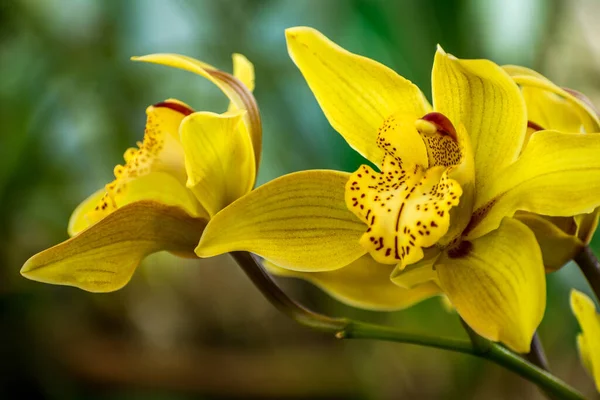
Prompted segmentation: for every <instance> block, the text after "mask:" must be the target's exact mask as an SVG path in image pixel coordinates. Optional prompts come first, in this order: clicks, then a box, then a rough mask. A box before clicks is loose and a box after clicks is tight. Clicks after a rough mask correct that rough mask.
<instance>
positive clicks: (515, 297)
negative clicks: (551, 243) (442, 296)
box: [435, 218, 546, 353]
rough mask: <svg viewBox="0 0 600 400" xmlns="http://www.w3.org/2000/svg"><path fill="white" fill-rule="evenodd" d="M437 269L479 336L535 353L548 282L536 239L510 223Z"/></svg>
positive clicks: (445, 258) (446, 258)
mask: <svg viewBox="0 0 600 400" xmlns="http://www.w3.org/2000/svg"><path fill="white" fill-rule="evenodd" d="M463 250H464V251H463V254H456V253H455V254H454V258H452V257H451V255H452V253H450V255H448V254H444V255H442V256H441V257H440V259H439V260H438V262H437V263H436V264H435V268H436V270H437V272H438V277H439V281H440V285H441V287H442V289H443V290H444V292H445V293H446V295H447V296H448V298H449V299H450V302H451V303H452V305H454V307H455V308H456V310H457V312H458V313H459V314H460V316H461V317H462V318H463V319H464V320H465V322H466V323H467V324H469V326H470V327H471V328H472V329H473V330H474V331H475V332H477V333H478V334H479V335H481V336H483V337H485V338H486V339H489V340H493V341H499V342H502V343H504V344H505V345H506V346H508V347H509V348H510V349H512V350H514V351H516V352H518V353H527V352H529V347H530V344H531V339H532V337H533V334H534V333H535V330H536V329H537V327H538V325H539V323H540V322H541V320H542V316H543V315H544V309H545V307H546V280H545V274H544V267H543V264H542V255H541V252H540V250H539V247H538V245H537V242H536V240H535V236H534V235H533V233H532V232H531V231H530V230H529V229H528V228H527V227H526V226H525V225H523V224H522V223H520V222H518V221H516V220H514V219H511V218H506V219H504V220H503V222H502V225H500V227H499V228H498V229H497V230H495V231H493V232H491V233H489V234H487V235H485V236H483V237H481V238H479V239H476V240H474V241H473V242H472V244H471V247H470V248H469V246H465V247H464V248H463Z"/></svg>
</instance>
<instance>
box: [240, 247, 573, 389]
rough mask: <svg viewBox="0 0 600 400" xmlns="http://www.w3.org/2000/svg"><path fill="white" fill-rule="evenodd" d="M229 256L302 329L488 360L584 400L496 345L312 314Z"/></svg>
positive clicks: (244, 261) (256, 266)
mask: <svg viewBox="0 0 600 400" xmlns="http://www.w3.org/2000/svg"><path fill="white" fill-rule="evenodd" d="M231 255H232V256H233V258H234V259H235V260H236V261H237V263H238V264H239V265H240V267H241V268H242V269H243V270H244V272H245V273H246V275H248V277H249V278H250V279H251V280H252V282H253V283H254V285H255V286H256V287H257V288H258V289H259V290H260V291H261V292H262V294H263V295H264V296H265V297H266V298H267V300H269V301H270V302H271V303H272V304H273V305H274V306H275V307H277V308H278V309H279V310H280V311H282V312H283V313H284V314H286V315H288V316H289V317H291V318H292V319H294V320H295V321H297V322H299V323H300V324H302V325H305V326H308V327H311V328H314V329H318V330H321V331H324V332H329V333H332V334H334V335H335V337H337V338H339V339H375V340H385V341H391V342H399V343H410V344H418V345H422V346H428V347H435V348H438V349H444V350H450V351H454V352H458V353H464V354H471V355H473V356H476V357H480V358H484V359H487V360H490V361H492V362H494V363H496V364H498V365H500V366H503V367H505V368H507V369H509V370H511V371H513V372H515V373H516V374H518V375H520V376H521V377H523V378H525V379H527V380H529V381H531V382H533V383H534V384H536V385H538V386H539V387H540V388H542V389H543V390H545V391H547V392H548V393H550V394H551V395H553V396H556V398H560V399H583V398H584V397H583V395H581V394H580V393H579V392H577V391H576V390H575V389H573V388H571V387H570V386H568V385H567V384H566V383H564V382H562V381H561V380H559V379H558V378H556V377H555V376H553V375H551V374H550V373H548V372H547V371H544V370H542V369H541V368H539V367H537V366H535V365H533V364H531V363H530V362H528V361H527V360H524V359H523V358H521V357H519V356H518V355H516V354H514V353H512V352H511V351H509V350H507V349H505V348H503V347H502V346H499V345H498V344H496V343H492V342H490V341H486V340H485V339H483V338H482V340H483V341H482V342H481V343H480V344H478V345H477V346H474V345H473V344H472V343H471V342H469V341H466V340H461V339H452V338H441V337H437V336H429V335H422V334H415V333H410V332H404V331H401V330H398V329H394V328H389V327H384V326H379V325H374V324H369V323H365V322H360V321H353V320H349V319H346V318H331V317H328V316H325V315H322V314H318V313H315V312H313V311H311V310H309V309H307V308H305V307H303V306H302V305H300V304H298V303H297V302H295V301H294V300H292V299H291V298H289V297H288V296H287V295H286V294H285V293H284V292H283V291H282V290H281V288H279V286H277V284H276V283H275V282H274V281H273V279H272V278H271V277H270V276H269V275H268V274H267V273H266V272H265V270H264V269H263V268H262V266H261V265H260V263H258V262H257V261H256V260H255V259H254V258H253V256H252V255H251V254H249V253H246V252H232V253H231Z"/></svg>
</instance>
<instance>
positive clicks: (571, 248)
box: [503, 65, 600, 272]
mask: <svg viewBox="0 0 600 400" xmlns="http://www.w3.org/2000/svg"><path fill="white" fill-rule="evenodd" d="M503 69H504V70H505V71H506V72H507V73H508V74H509V75H510V76H511V77H512V78H513V80H514V81H515V83H517V84H518V85H519V87H520V88H521V93H522V94H523V98H524V99H525V104H526V107H527V119H528V127H527V136H526V139H525V141H526V142H527V140H528V138H529V137H530V136H531V135H532V134H533V133H534V132H536V131H539V130H544V129H546V130H548V129H551V130H558V131H564V132H580V133H582V134H590V133H599V132H600V119H599V115H600V114H599V113H598V110H597V109H596V108H595V107H594V105H593V104H592V102H591V101H590V100H589V99H588V98H587V97H586V96H585V95H583V94H581V93H579V92H576V91H574V90H571V89H565V88H560V87H558V86H557V85H555V84H554V83H552V82H551V81H550V80H549V79H547V78H546V77H544V76H543V75H541V74H539V73H537V72H535V71H532V70H530V69H528V68H525V67H521V66H516V65H506V66H503ZM599 212H600V210H598V209H596V210H594V212H591V213H588V214H580V215H577V216H574V217H547V216H543V215H536V214H532V213H527V212H519V213H517V214H516V218H518V219H519V220H520V221H521V222H523V223H525V224H526V225H527V226H528V227H529V228H530V229H531V230H532V231H533V232H534V234H535V236H536V238H537V239H538V243H539V244H540V248H541V250H542V256H543V259H544V266H545V267H546V270H547V271H548V272H551V271H555V270H557V269H559V268H560V267H562V266H563V265H565V264H566V263H567V262H569V261H570V260H572V259H573V258H574V257H575V256H576V255H577V254H578V253H579V252H581V250H582V249H583V247H585V246H586V245H587V244H589V242H590V240H591V239H592V236H593V234H594V231H595V230H596V227H597V226H598V216H599Z"/></svg>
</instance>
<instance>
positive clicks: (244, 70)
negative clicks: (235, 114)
mask: <svg viewBox="0 0 600 400" xmlns="http://www.w3.org/2000/svg"><path fill="white" fill-rule="evenodd" d="M131 59H132V60H133V61H142V62H149V63H154V64H159V65H166V66H168V67H173V68H179V69H183V70H186V71H189V72H193V73H195V74H198V75H200V76H202V77H204V78H206V79H208V80H209V81H210V82H212V83H214V84H215V85H216V86H217V87H218V88H219V89H221V91H223V93H224V94H225V95H226V96H227V97H228V98H229V100H230V101H231V102H232V103H233V104H234V106H235V107H236V108H237V109H243V110H246V111H247V113H246V115H245V116H244V124H245V125H246V129H247V131H248V133H249V135H250V138H251V140H252V148H253V149H254V159H255V163H256V168H258V165H259V163H260V156H261V146H262V125H261V121H260V113H259V111H258V106H257V104H256V99H255V98H254V96H253V95H252V91H251V89H250V88H248V87H246V85H244V84H243V83H242V82H241V81H240V79H238V77H237V76H232V75H230V74H228V73H226V72H223V71H220V70H218V69H216V68H215V67H213V66H211V65H208V64H206V63H203V62H201V61H198V60H196V59H193V58H191V57H186V56H182V55H179V54H150V55H147V56H142V57H132V58H131ZM236 59H237V64H238V65H237V68H238V72H239V74H240V77H242V78H243V79H245V80H246V79H249V68H250V66H249V64H250V62H249V61H248V60H245V61H247V63H246V62H244V61H243V60H241V59H240V58H239V57H236V56H234V63H236ZM244 64H245V65H244ZM252 68H253V67H252Z"/></svg>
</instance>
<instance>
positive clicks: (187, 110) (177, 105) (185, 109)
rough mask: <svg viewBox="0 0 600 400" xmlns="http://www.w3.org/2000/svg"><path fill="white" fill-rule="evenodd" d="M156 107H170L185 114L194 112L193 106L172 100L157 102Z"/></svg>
mask: <svg viewBox="0 0 600 400" xmlns="http://www.w3.org/2000/svg"><path fill="white" fill-rule="evenodd" d="M154 107H156V108H168V109H170V110H173V111H175V112H178V113H180V114H183V115H185V116H188V115H190V114H193V113H194V110H192V109H191V108H189V107H186V106H184V105H183V104H180V103H175V102H172V101H161V102H160V103H156V104H155V105H154Z"/></svg>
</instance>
